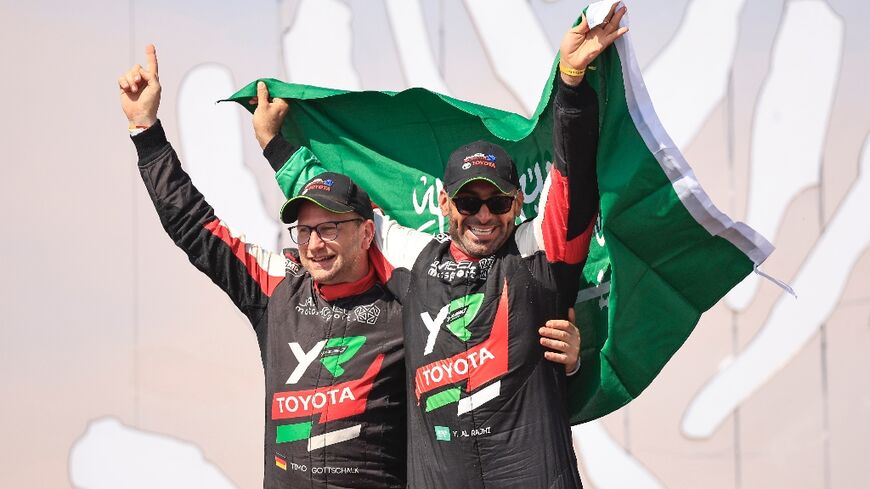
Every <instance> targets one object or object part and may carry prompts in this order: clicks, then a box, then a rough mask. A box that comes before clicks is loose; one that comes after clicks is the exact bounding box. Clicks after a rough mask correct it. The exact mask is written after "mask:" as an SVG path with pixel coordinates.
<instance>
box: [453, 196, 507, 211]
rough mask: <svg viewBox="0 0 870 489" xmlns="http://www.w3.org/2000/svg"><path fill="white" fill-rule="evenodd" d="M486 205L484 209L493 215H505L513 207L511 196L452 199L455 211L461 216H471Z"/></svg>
mask: <svg viewBox="0 0 870 489" xmlns="http://www.w3.org/2000/svg"><path fill="white" fill-rule="evenodd" d="M484 204H486V208H487V209H489V212H492V213H493V214H505V213H507V212H509V211H510V210H511V207H513V205H514V196H513V195H496V196H493V197H490V198H488V199H486V200H483V199H481V198H479V197H470V196H461V197H453V205H455V206H456V210H458V211H459V213H460V214H462V215H463V216H472V215H474V214H477V212H478V211H480V208H481V206H483V205H484Z"/></svg>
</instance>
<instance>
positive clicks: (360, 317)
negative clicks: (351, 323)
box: [353, 304, 381, 324]
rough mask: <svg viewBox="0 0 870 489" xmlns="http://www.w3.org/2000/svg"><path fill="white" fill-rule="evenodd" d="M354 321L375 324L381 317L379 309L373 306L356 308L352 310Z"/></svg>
mask: <svg viewBox="0 0 870 489" xmlns="http://www.w3.org/2000/svg"><path fill="white" fill-rule="evenodd" d="M353 314H354V319H356V321H357V322H360V323H366V324H375V322H377V320H378V316H380V315H381V308H379V307H378V306H376V305H374V304H369V305H367V306H356V307H355V308H354V309H353Z"/></svg>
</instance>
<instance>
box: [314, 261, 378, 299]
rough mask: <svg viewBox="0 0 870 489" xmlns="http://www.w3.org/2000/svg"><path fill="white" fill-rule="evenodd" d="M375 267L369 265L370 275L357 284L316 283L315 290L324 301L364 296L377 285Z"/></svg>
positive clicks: (366, 275)
mask: <svg viewBox="0 0 870 489" xmlns="http://www.w3.org/2000/svg"><path fill="white" fill-rule="evenodd" d="M375 281H376V277H375V267H373V266H372V264H371V262H370V263H369V273H367V274H365V276H364V277H363V278H361V279H359V280H357V281H355V282H344V283H340V284H331V285H327V284H319V283H317V282H314V290H315V291H317V294H318V295H319V296H320V297H322V298H323V300H325V301H328V302H332V301H336V300H338V299H344V298H345V297H351V296H354V295H359V294H362V293H363V292H365V291H367V290H369V289H370V288H372V286H373V285H375Z"/></svg>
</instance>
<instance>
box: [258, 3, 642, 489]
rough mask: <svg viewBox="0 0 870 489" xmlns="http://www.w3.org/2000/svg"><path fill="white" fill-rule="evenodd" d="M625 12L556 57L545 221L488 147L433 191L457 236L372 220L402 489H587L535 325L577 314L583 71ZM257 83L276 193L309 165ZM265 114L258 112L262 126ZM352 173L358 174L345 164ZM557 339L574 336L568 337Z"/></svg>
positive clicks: (584, 213) (587, 114)
mask: <svg viewBox="0 0 870 489" xmlns="http://www.w3.org/2000/svg"><path fill="white" fill-rule="evenodd" d="M625 11H626V9H625V7H622V8H620V9H618V10H616V5H614V7H613V8H611V10H610V12H609V13H608V15H607V17H606V20H605V21H604V23H603V24H602V25H601V26H598V27H596V28H595V29H591V30H590V29H589V27H588V24H587V23H586V20H585V19H583V21H582V22H581V23H580V24H579V25H578V26H576V27H574V28H572V29H571V30H569V31H568V32H567V33H566V34H565V37H564V38H563V41H562V45H561V49H560V56H561V61H560V71H561V74H560V77H559V80H558V88H557V94H556V96H555V104H554V123H553V152H554V154H553V167H552V170H551V172H550V174H549V175H548V177H547V181H546V183H545V184H544V190H543V191H542V192H541V197H540V201H539V202H540V204H539V209H540V210H539V213H538V215H537V216H536V217H535V218H534V219H532V220H529V221H526V222H524V223H522V224H520V225H519V226H517V225H516V224H515V220H516V218H517V217H518V216H519V215H520V211H521V208H522V204H523V196H522V193H520V192H518V188H519V179H518V177H517V170H516V168H515V166H514V163H513V160H512V159H511V157H510V155H508V154H507V152H505V150H504V149H503V148H502V147H500V146H499V145H497V144H494V143H492V142H488V141H476V142H472V143H470V144H467V145H465V146H463V147H460V148H458V149H457V150H455V151H454V152H453V153H452V154H451V155H450V157H449V159H448V161H447V164H446V167H445V171H444V179H443V181H444V190H443V191H441V193H440V195H439V206H440V209H441V213H442V214H443V215H444V216H447V217H448V218H449V234H448V235H447V236H436V237H432V236H430V235H428V234H425V233H420V232H417V231H415V230H413V229H409V228H404V227H402V226H400V225H398V224H397V223H395V222H393V221H391V220H390V219H389V218H388V217H386V216H384V215H383V214H380V213H375V215H374V221H375V245H376V248H377V250H379V251H380V252H381V256H380V258H381V259H380V261H379V262H377V263H375V266H376V267H378V268H379V269H383V270H385V271H386V276H387V278H388V281H387V287H388V288H389V289H390V290H391V291H392V292H393V293H394V295H395V296H396V298H397V299H398V300H399V302H401V303H402V306H403V318H404V332H405V359H406V365H407V370H408V376H409V382H408V434H409V453H408V486H409V487H415V488H418V487H426V488H441V487H464V488H484V487H522V488H576V487H579V486H581V483H580V477H579V474H578V470H577V460H576V458H575V455H574V451H573V445H572V439H571V429H570V424H569V420H568V413H567V407H566V405H567V402H566V380H565V375H564V372H563V371H561V369H558V368H555V367H554V365H552V364H550V363H548V362H544V361H542V357H543V356H542V355H541V352H540V350H541V348H540V345H539V342H541V343H544V344H547V340H541V339H539V338H538V326H539V325H540V324H541V323H543V322H544V320H546V319H548V318H553V317H566V315H567V311H568V309H569V308H570V307H571V306H572V305H573V303H574V300H575V298H576V294H577V289H578V285H579V283H578V277H579V276H580V274H581V271H582V267H583V264H584V261H585V259H586V255H587V252H588V248H589V241H590V238H591V235H592V232H593V226H594V224H595V220H596V216H597V210H598V197H599V194H598V188H597V180H596V170H595V164H596V151H597V142H598V100H597V96H596V94H595V92H594V91H593V89H592V88H591V87H590V86H589V84H588V83H586V82H584V81H583V75H584V71H585V68H586V67H587V66H588V65H589V63H591V62H592V60H593V59H594V58H595V57H596V56H597V55H598V54H600V53H601V52H602V51H603V50H604V49H605V48H606V47H607V46H609V45H610V44H611V43H613V41H614V40H616V39H617V38H618V37H620V36H622V35H623V34H624V33H625V32H626V31H627V28H620V27H619V23H620V20H621V18H622V16H623V15H624V14H625ZM264 91H265V86H264V85H263V84H262V83H261V84H258V95H259V97H258V107H257V111H255V114H254V119H255V120H254V127H255V132H256V133H257V134H256V135H257V139H258V140H259V141H260V142H261V145H263V146H264V155H265V156H266V157H267V158H268V159H269V162H270V164H271V165H272V167H273V168H274V169H275V170H276V171H277V172H278V173H277V176H278V179H279V184H281V186H282V188H284V189H288V188H293V186H294V185H295V181H294V175H296V176H298V175H301V174H302V173H303V172H304V171H306V168H294V166H304V165H295V164H294V163H296V162H299V161H303V162H308V163H311V162H312V160H311V159H310V158H307V159H306V158H293V156H294V153H295V152H296V151H306V149H305V148H294V147H292V146H291V145H290V143H289V142H287V141H286V140H284V139H283V138H282V137H281V136H280V135H279V130H280V128H281V125H282V122H283V118H284V114H283V113H282V114H280V117H272V118H268V117H266V115H267V114H269V113H272V112H275V111H277V109H278V108H283V109H286V107H287V105H286V102H284V101H281V100H275V101H272V102H270V101H269V100H268V98H267V95H268V94H264ZM257 112H260V113H261V114H262V115H261V116H260V117H259V118H258V114H257ZM344 168H345V170H347V171H350V172H352V171H353V165H352V164H348V163H347V162H345V165H344ZM562 333H564V334H565V336H564V337H563V339H565V340H567V339H568V336H567V331H564V332H562Z"/></svg>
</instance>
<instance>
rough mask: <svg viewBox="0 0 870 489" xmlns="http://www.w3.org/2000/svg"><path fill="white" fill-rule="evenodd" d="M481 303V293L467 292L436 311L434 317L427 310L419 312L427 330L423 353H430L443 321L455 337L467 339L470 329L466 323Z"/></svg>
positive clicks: (468, 322) (469, 335)
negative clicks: (427, 334) (467, 293)
mask: <svg viewBox="0 0 870 489" xmlns="http://www.w3.org/2000/svg"><path fill="white" fill-rule="evenodd" d="M481 304H483V293H478V294H469V295H465V296H462V297H459V298H457V299H453V300H452V301H450V303H449V304H447V305H445V306H444V307H442V308H441V310H440V311H438V314H437V315H436V316H435V318H432V316H430V315H429V313H428V312H424V313H421V314H420V318H421V319H422V320H423V324H424V325H425V326H426V329H427V330H428V331H429V336H428V337H427V338H426V346H425V347H424V349H423V354H424V355H428V354H430V353H432V350H433V349H434V348H435V339H436V338H437V337H438V331H440V330H441V325H442V324H445V322H446V323H447V329H448V330H449V331H450V332H451V333H453V334H454V335H455V336H456V337H457V338H459V339H460V340H462V341H468V339H469V338H471V331H469V330H468V325H469V324H470V323H471V321H472V320H473V319H474V317H475V316H476V315H477V312H478V311H479V310H480V305H481Z"/></svg>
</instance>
